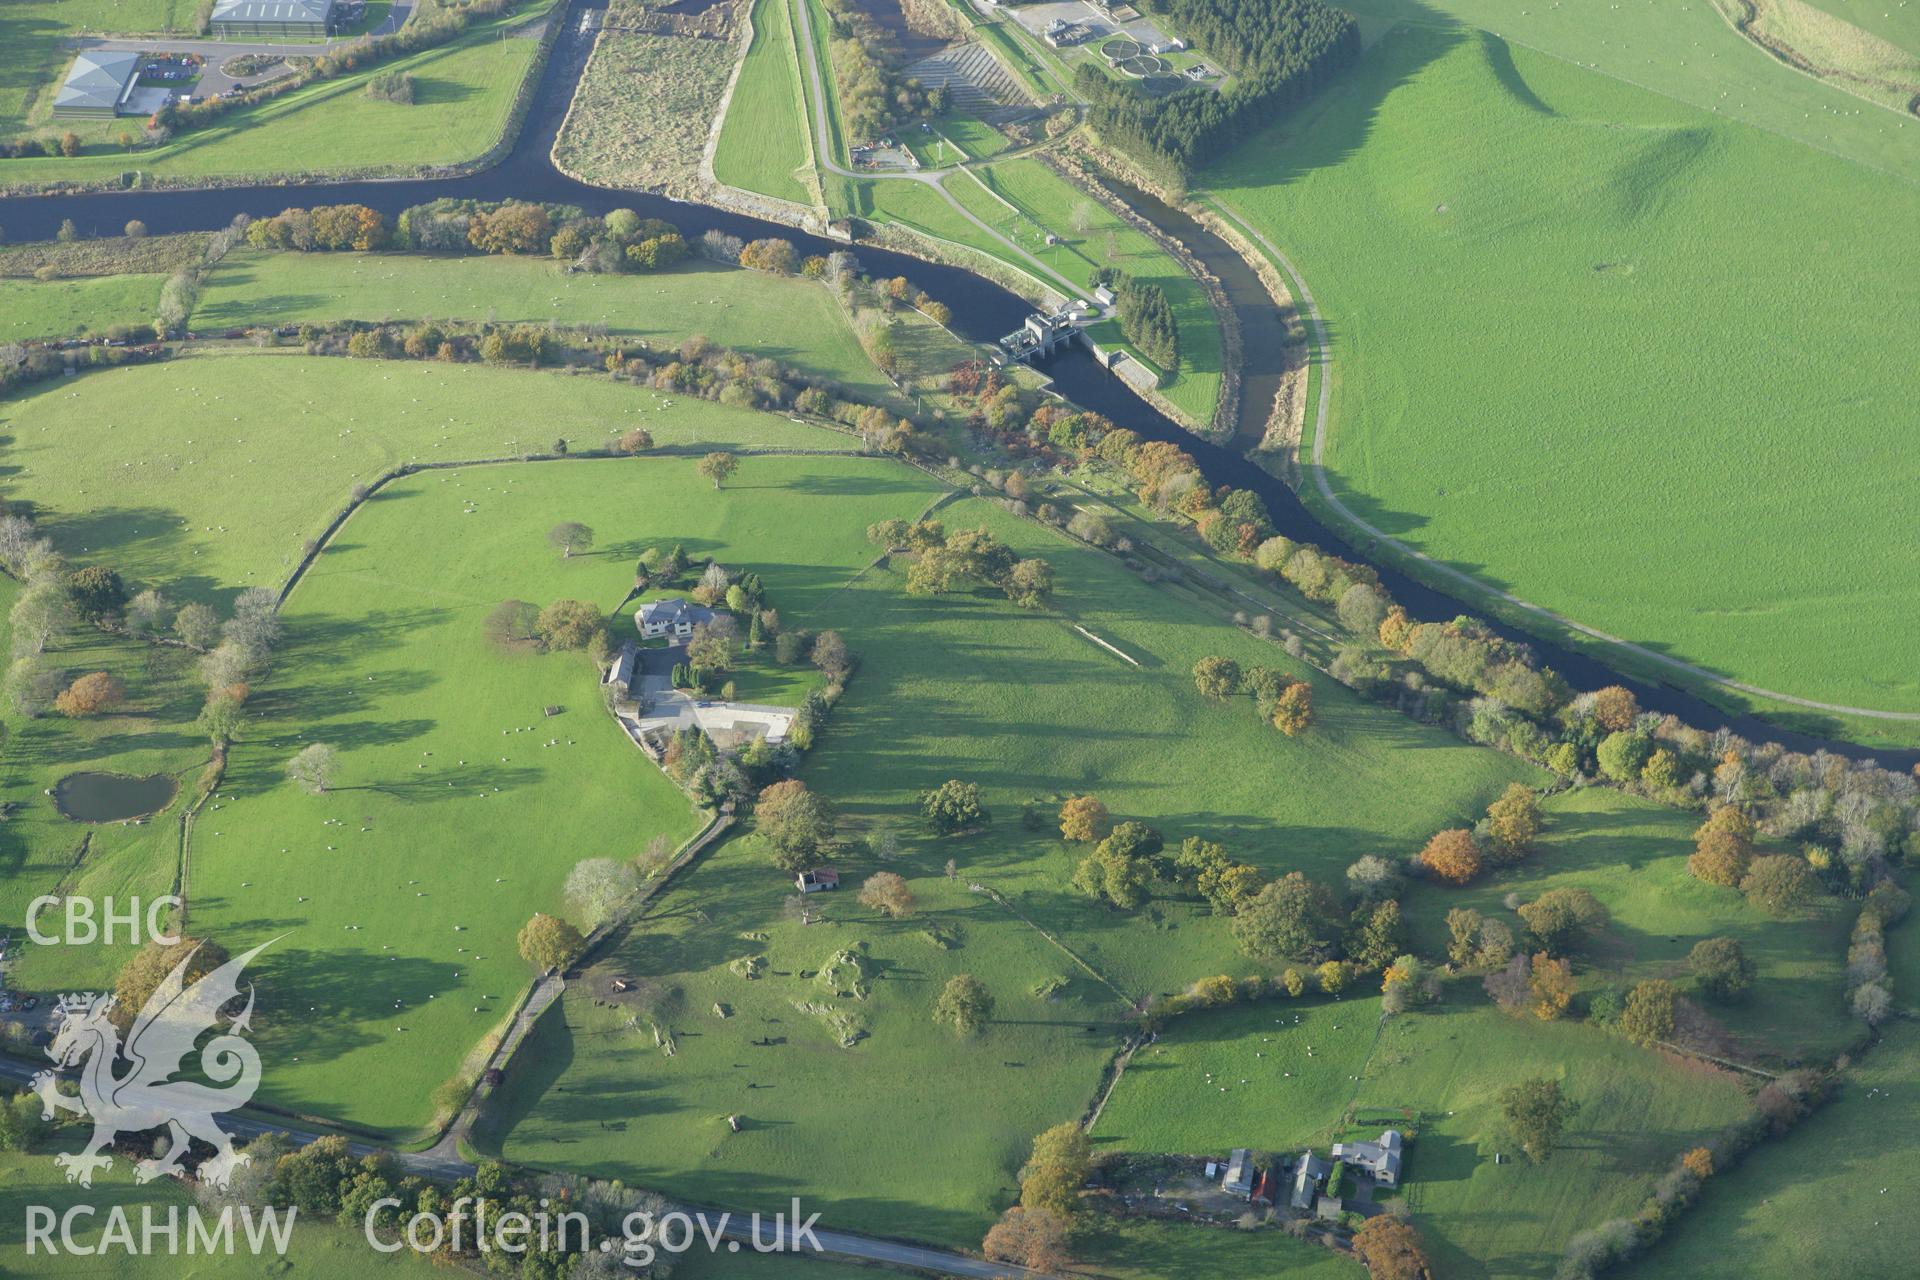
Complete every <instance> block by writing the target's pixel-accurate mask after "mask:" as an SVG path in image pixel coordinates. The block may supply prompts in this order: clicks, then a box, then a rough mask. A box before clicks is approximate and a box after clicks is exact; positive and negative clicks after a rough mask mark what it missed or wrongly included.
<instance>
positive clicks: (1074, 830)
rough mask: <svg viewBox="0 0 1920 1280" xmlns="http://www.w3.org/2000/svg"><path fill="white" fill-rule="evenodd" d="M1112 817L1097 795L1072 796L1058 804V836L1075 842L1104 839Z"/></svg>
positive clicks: (1111, 828)
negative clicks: (1063, 802)
mask: <svg viewBox="0 0 1920 1280" xmlns="http://www.w3.org/2000/svg"><path fill="white" fill-rule="evenodd" d="M1111 830H1113V819H1112V818H1111V817H1110V816H1109V815H1108V813H1107V806H1106V805H1104V804H1102V803H1100V799H1099V797H1098V796H1072V797H1070V798H1069V799H1068V800H1067V802H1066V803H1065V804H1063V805H1061V806H1060V838H1061V839H1063V840H1072V841H1075V842H1077V843H1082V844H1084V843H1087V842H1089V841H1095V840H1104V839H1106V837H1107V833H1108V832H1109V831H1111Z"/></svg>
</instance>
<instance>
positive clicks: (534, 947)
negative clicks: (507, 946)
mask: <svg viewBox="0 0 1920 1280" xmlns="http://www.w3.org/2000/svg"><path fill="white" fill-rule="evenodd" d="M585 945H586V939H585V938H583V937H581V936H580V931H579V930H578V929H576V928H574V927H573V926H572V925H570V924H568V923H567V922H566V921H565V920H562V919H561V918H560V917H559V916H550V915H548V914H547V913H546V912H544V911H536V912H534V913H533V918H532V919H531V920H529V921H527V923H526V925H525V927H523V928H522V929H521V930H520V958H521V959H522V960H525V961H526V962H527V963H528V964H530V965H532V966H533V967H534V968H536V969H538V970H540V972H542V973H545V972H547V971H548V970H549V969H558V968H561V967H562V966H564V965H565V964H566V963H567V962H568V961H569V960H571V959H573V958H574V957H575V956H577V955H579V954H580V948H581V947H583V946H585Z"/></svg>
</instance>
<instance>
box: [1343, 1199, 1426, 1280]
mask: <svg viewBox="0 0 1920 1280" xmlns="http://www.w3.org/2000/svg"><path fill="white" fill-rule="evenodd" d="M1353 1254H1354V1256H1355V1257H1356V1258H1358V1259H1360V1261H1361V1262H1362V1263H1364V1264H1366V1268H1367V1274H1368V1275H1369V1276H1371V1277H1372V1280H1433V1268H1432V1267H1431V1266H1429V1265H1428V1263H1427V1255H1426V1254H1425V1253H1424V1252H1422V1251H1421V1248H1420V1233H1419V1232H1417V1231H1415V1230H1414V1229H1413V1225H1412V1224H1411V1223H1409V1222H1406V1221H1404V1220H1403V1219H1400V1218H1396V1217H1394V1216H1393V1215H1392V1214H1390V1213H1380V1214H1375V1215H1374V1216H1373V1217H1371V1218H1368V1219H1367V1220H1366V1221H1365V1222H1363V1223H1361V1224H1360V1229H1359V1230H1358V1231H1356V1232H1354V1233H1353Z"/></svg>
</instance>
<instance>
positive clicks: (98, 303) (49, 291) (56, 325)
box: [0, 276, 164, 342]
mask: <svg viewBox="0 0 1920 1280" xmlns="http://www.w3.org/2000/svg"><path fill="white" fill-rule="evenodd" d="M163 281H164V278H163V277H161V276H97V277H93V278H89V279H85V280H49V281H45V282H42V281H38V280H0V342H20V341H22V340H24V339H28V338H65V337H71V336H73V335H75V334H82V333H102V332H105V330H106V329H107V327H108V326H109V325H114V324H149V323H151V322H152V320H153V313H154V309H155V307H156V306H157V305H158V304H159V301H160V286H161V284H162V283H163Z"/></svg>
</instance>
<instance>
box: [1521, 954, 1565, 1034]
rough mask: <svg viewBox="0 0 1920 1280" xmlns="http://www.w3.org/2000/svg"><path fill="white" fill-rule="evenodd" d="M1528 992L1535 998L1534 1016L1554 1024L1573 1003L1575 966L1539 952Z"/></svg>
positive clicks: (1534, 958) (1534, 963) (1529, 978)
mask: <svg viewBox="0 0 1920 1280" xmlns="http://www.w3.org/2000/svg"><path fill="white" fill-rule="evenodd" d="M1527 992H1528V994H1529V995H1531V996H1532V997H1533V1012H1534V1016H1535V1017H1538V1018H1540V1019H1542V1020H1543V1021H1546V1022H1552V1021H1553V1020H1554V1019H1555V1018H1557V1017H1559V1016H1560V1015H1561V1014H1563V1013H1565V1012H1566V1011H1567V1006H1568V1005H1570V1004H1572V1003H1573V964H1572V963H1571V962H1570V961H1566V960H1556V959H1554V958H1553V957H1552V956H1550V955H1548V954H1547V953H1546V952H1544V951H1542V952H1539V953H1538V954H1536V955H1535V956H1534V957H1533V971H1532V973H1531V974H1530V975H1529V977H1528V979H1527Z"/></svg>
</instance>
